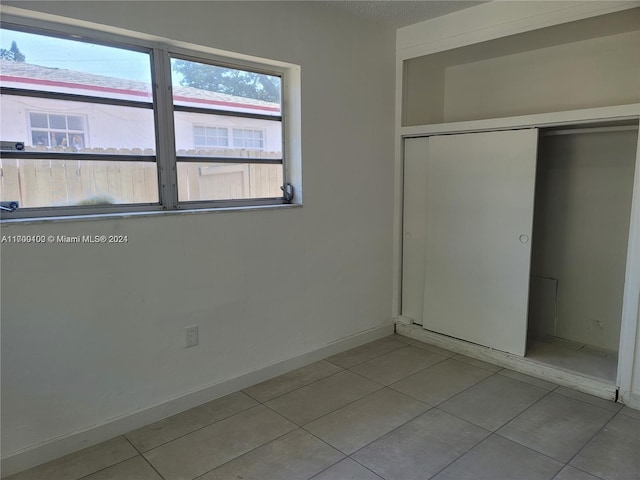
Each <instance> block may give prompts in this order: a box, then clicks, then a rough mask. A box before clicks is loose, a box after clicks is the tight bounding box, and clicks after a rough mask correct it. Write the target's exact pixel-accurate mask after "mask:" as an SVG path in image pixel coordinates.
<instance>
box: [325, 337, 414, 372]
mask: <svg viewBox="0 0 640 480" xmlns="http://www.w3.org/2000/svg"><path fill="white" fill-rule="evenodd" d="M406 346H407V344H406V343H405V342H401V341H399V340H396V339H395V338H394V337H393V336H389V337H384V338H381V339H380V340H376V341H374V342H370V343H367V344H365V345H361V346H359V347H356V348H352V349H351V350H347V351H346V352H342V353H339V354H337V355H333V356H331V357H329V358H327V359H326V360H328V361H329V362H331V363H335V364H336V365H338V366H340V367H342V368H351V367H354V366H356V365H358V364H360V363H364V362H367V361H369V360H372V359H374V358H376V357H379V356H380V355H384V354H385V353H389V352H392V351H394V350H397V349H399V348H403V347H406Z"/></svg>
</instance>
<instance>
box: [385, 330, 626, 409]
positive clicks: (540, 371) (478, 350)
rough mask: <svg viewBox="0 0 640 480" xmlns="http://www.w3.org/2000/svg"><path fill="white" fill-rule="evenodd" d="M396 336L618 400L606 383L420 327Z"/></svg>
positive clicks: (400, 332)
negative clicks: (403, 336) (402, 336)
mask: <svg viewBox="0 0 640 480" xmlns="http://www.w3.org/2000/svg"><path fill="white" fill-rule="evenodd" d="M396 333H399V334H400V335H405V336H407V337H410V338H413V339H415V340H420V341H422V342H425V343H429V344H432V345H435V346H437V347H441V348H446V349H447V350H451V351H452V352H456V353H461V354H463V355H467V356H468V357H473V358H476V359H478V360H483V361H485V362H489V363H493V364H495V365H499V366H500V367H503V368H509V369H511V370H515V371H516V372H520V373H524V374H525V375H531V376H532V377H537V378H541V379H543V380H547V381H549V382H553V383H555V384H558V385H561V386H563V387H568V388H573V389H574V390H578V391H580V392H583V393H588V394H589V395H594V396H596V397H600V398H605V399H607V400H615V398H616V386H615V385H614V384H612V383H609V382H606V381H604V380H600V379H598V378H595V377H590V376H587V375H582V374H579V373H576V372H572V371H570V370H565V369H562V368H559V367H555V366H552V365H548V364H546V363H541V362H537V361H535V360H531V359H529V358H526V357H519V356H517V355H512V354H510V353H505V352H501V351H499V350H493V349H491V348H489V347H483V346H482V345H476V344H475V343H469V342H465V341H464V340H459V339H457V338H452V337H448V336H446V335H441V334H439V333H435V332H431V331H429V330H425V329H424V328H423V327H422V326H421V325H403V324H400V323H397V324H396Z"/></svg>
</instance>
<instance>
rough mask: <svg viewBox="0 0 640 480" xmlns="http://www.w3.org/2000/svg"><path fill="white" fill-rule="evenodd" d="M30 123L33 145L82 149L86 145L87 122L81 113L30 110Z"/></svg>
mask: <svg viewBox="0 0 640 480" xmlns="http://www.w3.org/2000/svg"><path fill="white" fill-rule="evenodd" d="M29 124H30V127H31V146H33V147H37V146H42V147H71V148H75V149H76V150H80V149H82V148H84V147H85V145H86V141H85V137H86V133H85V124H86V122H85V119H84V117H83V116H81V115H65V114H59V113H39V112H30V113H29Z"/></svg>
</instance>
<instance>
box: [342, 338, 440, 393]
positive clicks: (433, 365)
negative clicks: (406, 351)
mask: <svg viewBox="0 0 640 480" xmlns="http://www.w3.org/2000/svg"><path fill="white" fill-rule="evenodd" d="M416 348H418V347H416ZM420 350H422V349H420ZM429 353H431V354H432V355H438V356H439V357H442V355H440V354H438V353H435V352H429ZM447 360H449V358H448V357H444V358H443V359H442V360H438V361H436V363H432V364H431V365H428V366H426V367H422V368H420V370H417V371H415V372H412V373H409V374H408V375H405V376H404V377H401V378H399V379H397V380H394V381H393V382H391V383H390V384H389V385H386V384H384V383H381V382H379V381H377V380H374V379H373V378H369V377H366V376H364V375H363V374H361V373H359V372H354V371H353V370H351V369H349V371H350V372H351V373H355V374H356V375H359V376H361V377H362V378H365V379H367V380H369V381H372V382H375V383H377V384H379V385H382V386H384V387H390V386H391V385H393V384H394V383H398V382H400V381H402V380H405V379H407V378H409V377H411V376H413V375H417V374H418V373H420V372H424V371H425V370H428V369H429V368H431V367H435V366H436V365H439V364H441V363H442V362H446V361H447ZM356 366H357V365H356ZM353 368H355V367H353ZM423 403H424V402H423Z"/></svg>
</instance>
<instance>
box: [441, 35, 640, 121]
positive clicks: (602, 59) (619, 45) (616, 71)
mask: <svg viewBox="0 0 640 480" xmlns="http://www.w3.org/2000/svg"><path fill="white" fill-rule="evenodd" d="M638 44H640V32H638V31H636V32H628V33H621V34H618V35H610V36H606V37H602V38H595V39H590V40H584V41H580V42H573V43H568V44H563V45H556V46H552V47H547V48H541V49H538V50H532V51H529V52H524V53H517V54H513V55H506V56H502V57H497V58H491V59H488V60H484V61H480V62H472V63H467V64H463V65H458V66H452V67H449V68H447V69H446V73H445V85H446V86H445V100H444V121H445V122H456V121H460V120H477V119H482V118H496V117H509V116H514V115H526V114H531V113H543V112H555V111H563V110H576V109H579V108H590V107H603V106H608V105H622V104H627V103H637V102H639V101H640V89H639V88H638V78H639V72H640V55H638Z"/></svg>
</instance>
